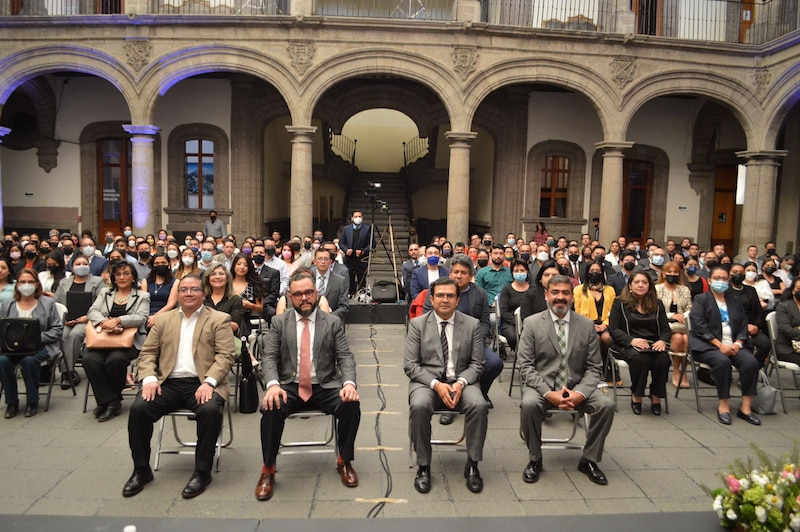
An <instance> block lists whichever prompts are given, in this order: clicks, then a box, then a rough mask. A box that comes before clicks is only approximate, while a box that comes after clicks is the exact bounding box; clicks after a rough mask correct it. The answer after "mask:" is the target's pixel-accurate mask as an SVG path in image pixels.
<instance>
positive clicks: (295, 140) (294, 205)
mask: <svg viewBox="0 0 800 532" xmlns="http://www.w3.org/2000/svg"><path fill="white" fill-rule="evenodd" d="M286 131H288V132H289V133H290V134H291V135H292V173H291V187H292V190H291V192H290V195H289V217H290V218H291V226H290V227H291V234H292V235H310V234H311V233H312V232H313V227H312V226H313V222H314V180H313V176H312V169H313V163H314V161H313V158H312V157H313V153H312V150H311V148H312V147H313V144H314V134H315V133H316V132H317V128H316V127H314V126H286Z"/></svg>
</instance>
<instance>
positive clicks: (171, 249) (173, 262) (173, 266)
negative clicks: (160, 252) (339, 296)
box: [165, 242, 181, 274]
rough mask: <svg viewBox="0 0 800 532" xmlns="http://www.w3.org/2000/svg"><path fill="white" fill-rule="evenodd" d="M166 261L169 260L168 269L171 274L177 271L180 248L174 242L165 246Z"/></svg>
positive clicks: (179, 263) (179, 262) (179, 261)
mask: <svg viewBox="0 0 800 532" xmlns="http://www.w3.org/2000/svg"><path fill="white" fill-rule="evenodd" d="M165 255H166V256H167V259H168V260H169V269H170V270H172V272H173V274H174V273H175V271H176V270H177V269H178V266H180V265H181V248H180V246H178V244H177V243H175V242H170V243H169V244H167V250H166V252H165Z"/></svg>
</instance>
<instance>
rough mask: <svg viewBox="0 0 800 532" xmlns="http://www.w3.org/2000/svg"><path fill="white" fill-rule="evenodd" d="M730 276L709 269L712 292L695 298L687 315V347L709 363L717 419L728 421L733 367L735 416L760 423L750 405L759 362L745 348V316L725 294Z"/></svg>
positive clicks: (735, 300)
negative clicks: (738, 390)
mask: <svg viewBox="0 0 800 532" xmlns="http://www.w3.org/2000/svg"><path fill="white" fill-rule="evenodd" d="M729 279H730V276H729V275H728V272H727V271H726V270H725V268H723V267H722V266H714V267H713V268H711V270H710V271H709V282H710V285H711V291H709V292H706V293H705V294H701V295H699V296H697V297H696V298H695V300H694V302H693V303H692V310H691V312H690V314H689V318H690V320H691V330H690V332H689V349H691V350H692V356H693V357H694V359H695V360H696V361H697V362H702V363H704V364H708V365H710V366H711V374H712V375H713V377H714V382H715V384H716V386H717V397H719V406H718V407H717V419H718V420H719V422H720V423H722V424H723V425H730V424H731V410H730V405H729V399H730V396H731V395H730V394H731V392H730V389H731V383H732V382H733V366H736V368H737V369H738V370H739V381H740V383H741V386H742V402H741V404H740V405H739V411H738V412H737V414H736V415H737V417H739V418H740V419H744V420H745V421H747V422H748V423H750V424H751V425H760V424H761V420H760V419H758V417H756V415H755V414H754V413H753V411H752V409H751V408H750V406H751V404H752V401H753V396H755V394H756V382H757V381H758V369H759V364H758V361H757V360H756V358H755V357H754V356H753V353H752V352H751V351H750V350H749V349H748V348H747V340H748V337H749V335H748V332H747V316H746V315H745V313H744V309H743V308H742V305H741V303H739V300H738V299H737V298H736V297H734V296H733V295H731V294H730V293H728V288H729V287H730V284H729Z"/></svg>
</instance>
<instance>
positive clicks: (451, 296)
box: [433, 292, 458, 300]
mask: <svg viewBox="0 0 800 532" xmlns="http://www.w3.org/2000/svg"><path fill="white" fill-rule="evenodd" d="M433 297H435V298H436V299H448V300H449V299H456V298H458V295H457V294H443V293H441V292H439V293H438V294H433Z"/></svg>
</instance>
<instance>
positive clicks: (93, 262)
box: [67, 235, 108, 275]
mask: <svg viewBox="0 0 800 532" xmlns="http://www.w3.org/2000/svg"><path fill="white" fill-rule="evenodd" d="M96 250H97V246H96V244H95V241H94V238H92V237H90V236H88V235H87V236H84V237H83V238H82V239H81V249H80V254H81V255H82V256H84V257H86V260H88V261H89V269H90V270H91V272H92V275H100V274H102V273H103V270H105V269H106V266H107V265H108V260H106V259H105V258H103V257H100V256H98V255H97V254H96V253H95V251H96ZM74 261H75V257H73V258H72V262H74ZM67 269H68V270H70V271H72V264H71V263H70V264H69V266H68V268H67Z"/></svg>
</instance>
